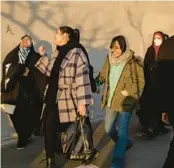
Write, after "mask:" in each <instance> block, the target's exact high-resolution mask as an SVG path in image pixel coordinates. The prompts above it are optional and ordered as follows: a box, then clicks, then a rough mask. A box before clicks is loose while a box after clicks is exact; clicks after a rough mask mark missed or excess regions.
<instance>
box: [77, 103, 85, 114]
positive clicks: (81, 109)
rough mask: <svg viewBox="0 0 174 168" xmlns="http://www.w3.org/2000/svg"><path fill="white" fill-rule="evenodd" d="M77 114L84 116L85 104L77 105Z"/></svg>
mask: <svg viewBox="0 0 174 168" xmlns="http://www.w3.org/2000/svg"><path fill="white" fill-rule="evenodd" d="M78 112H79V114H80V115H81V116H85V115H86V105H85V104H79V105H78Z"/></svg>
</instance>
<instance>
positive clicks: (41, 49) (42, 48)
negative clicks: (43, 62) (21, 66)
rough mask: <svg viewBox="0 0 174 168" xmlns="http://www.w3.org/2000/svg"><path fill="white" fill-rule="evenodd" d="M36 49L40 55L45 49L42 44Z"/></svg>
mask: <svg viewBox="0 0 174 168" xmlns="http://www.w3.org/2000/svg"><path fill="white" fill-rule="evenodd" d="M38 51H39V54H40V55H45V54H46V49H45V47H44V45H41V46H40V47H39V48H38Z"/></svg>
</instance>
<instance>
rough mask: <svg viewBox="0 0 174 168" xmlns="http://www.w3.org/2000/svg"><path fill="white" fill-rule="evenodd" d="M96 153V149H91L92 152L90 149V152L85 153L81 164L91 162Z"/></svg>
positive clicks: (96, 155)
mask: <svg viewBox="0 0 174 168" xmlns="http://www.w3.org/2000/svg"><path fill="white" fill-rule="evenodd" d="M98 154H99V153H98V151H97V150H96V149H93V151H92V152H91V151H90V153H88V154H87V155H86V157H85V159H84V160H83V161H82V164H83V165H89V164H91V163H92V161H93V160H94V159H96V158H97V157H98Z"/></svg>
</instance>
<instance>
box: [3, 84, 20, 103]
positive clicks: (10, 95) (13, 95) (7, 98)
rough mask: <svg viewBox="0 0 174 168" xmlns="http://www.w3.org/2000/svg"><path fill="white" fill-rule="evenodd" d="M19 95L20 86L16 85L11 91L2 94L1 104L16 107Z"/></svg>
mask: <svg viewBox="0 0 174 168" xmlns="http://www.w3.org/2000/svg"><path fill="white" fill-rule="evenodd" d="M18 93H19V85H18V83H16V85H15V86H14V87H13V89H11V90H10V91H3V92H1V104H11V105H15V104H16V100H17V97H18Z"/></svg>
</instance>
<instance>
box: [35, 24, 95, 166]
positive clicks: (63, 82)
mask: <svg viewBox="0 0 174 168" xmlns="http://www.w3.org/2000/svg"><path fill="white" fill-rule="evenodd" d="M55 44H56V46H57V50H56V51H55V53H53V56H52V58H51V60H50V61H48V60H47V59H46V57H44V55H45V54H46V51H45V48H44V47H43V46H41V47H40V48H39V50H40V53H41V54H42V55H43V57H42V59H40V60H39V61H38V63H37V64H36V67H38V69H39V70H40V71H41V72H43V73H44V74H46V75H47V76H49V77H50V79H49V84H48V88H47V91H46V96H45V103H46V106H45V109H44V113H45V124H44V125H45V150H46V157H47V167H49V168H53V167H55V152H56V142H57V141H56V137H57V131H58V132H62V131H65V130H66V129H67V128H68V126H69V125H70V124H71V123H73V122H75V121H76V117H77V112H78V113H79V114H80V115H81V116H86V114H87V106H88V105H90V104H92V103H93V98H92V92H91V86H90V79H89V65H88V61H87V58H86V55H85V53H84V52H83V49H81V48H82V47H81V45H80V44H79V31H78V30H77V29H75V30H74V29H72V28H71V27H68V26H63V27H60V28H58V29H57V31H56V35H55ZM71 93H72V94H71ZM70 95H71V96H70ZM91 150H92V149H91ZM91 157H93V156H92V155H91ZM91 157H90V158H89V159H88V160H84V163H85V162H88V161H89V160H90V161H92V160H91Z"/></svg>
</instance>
